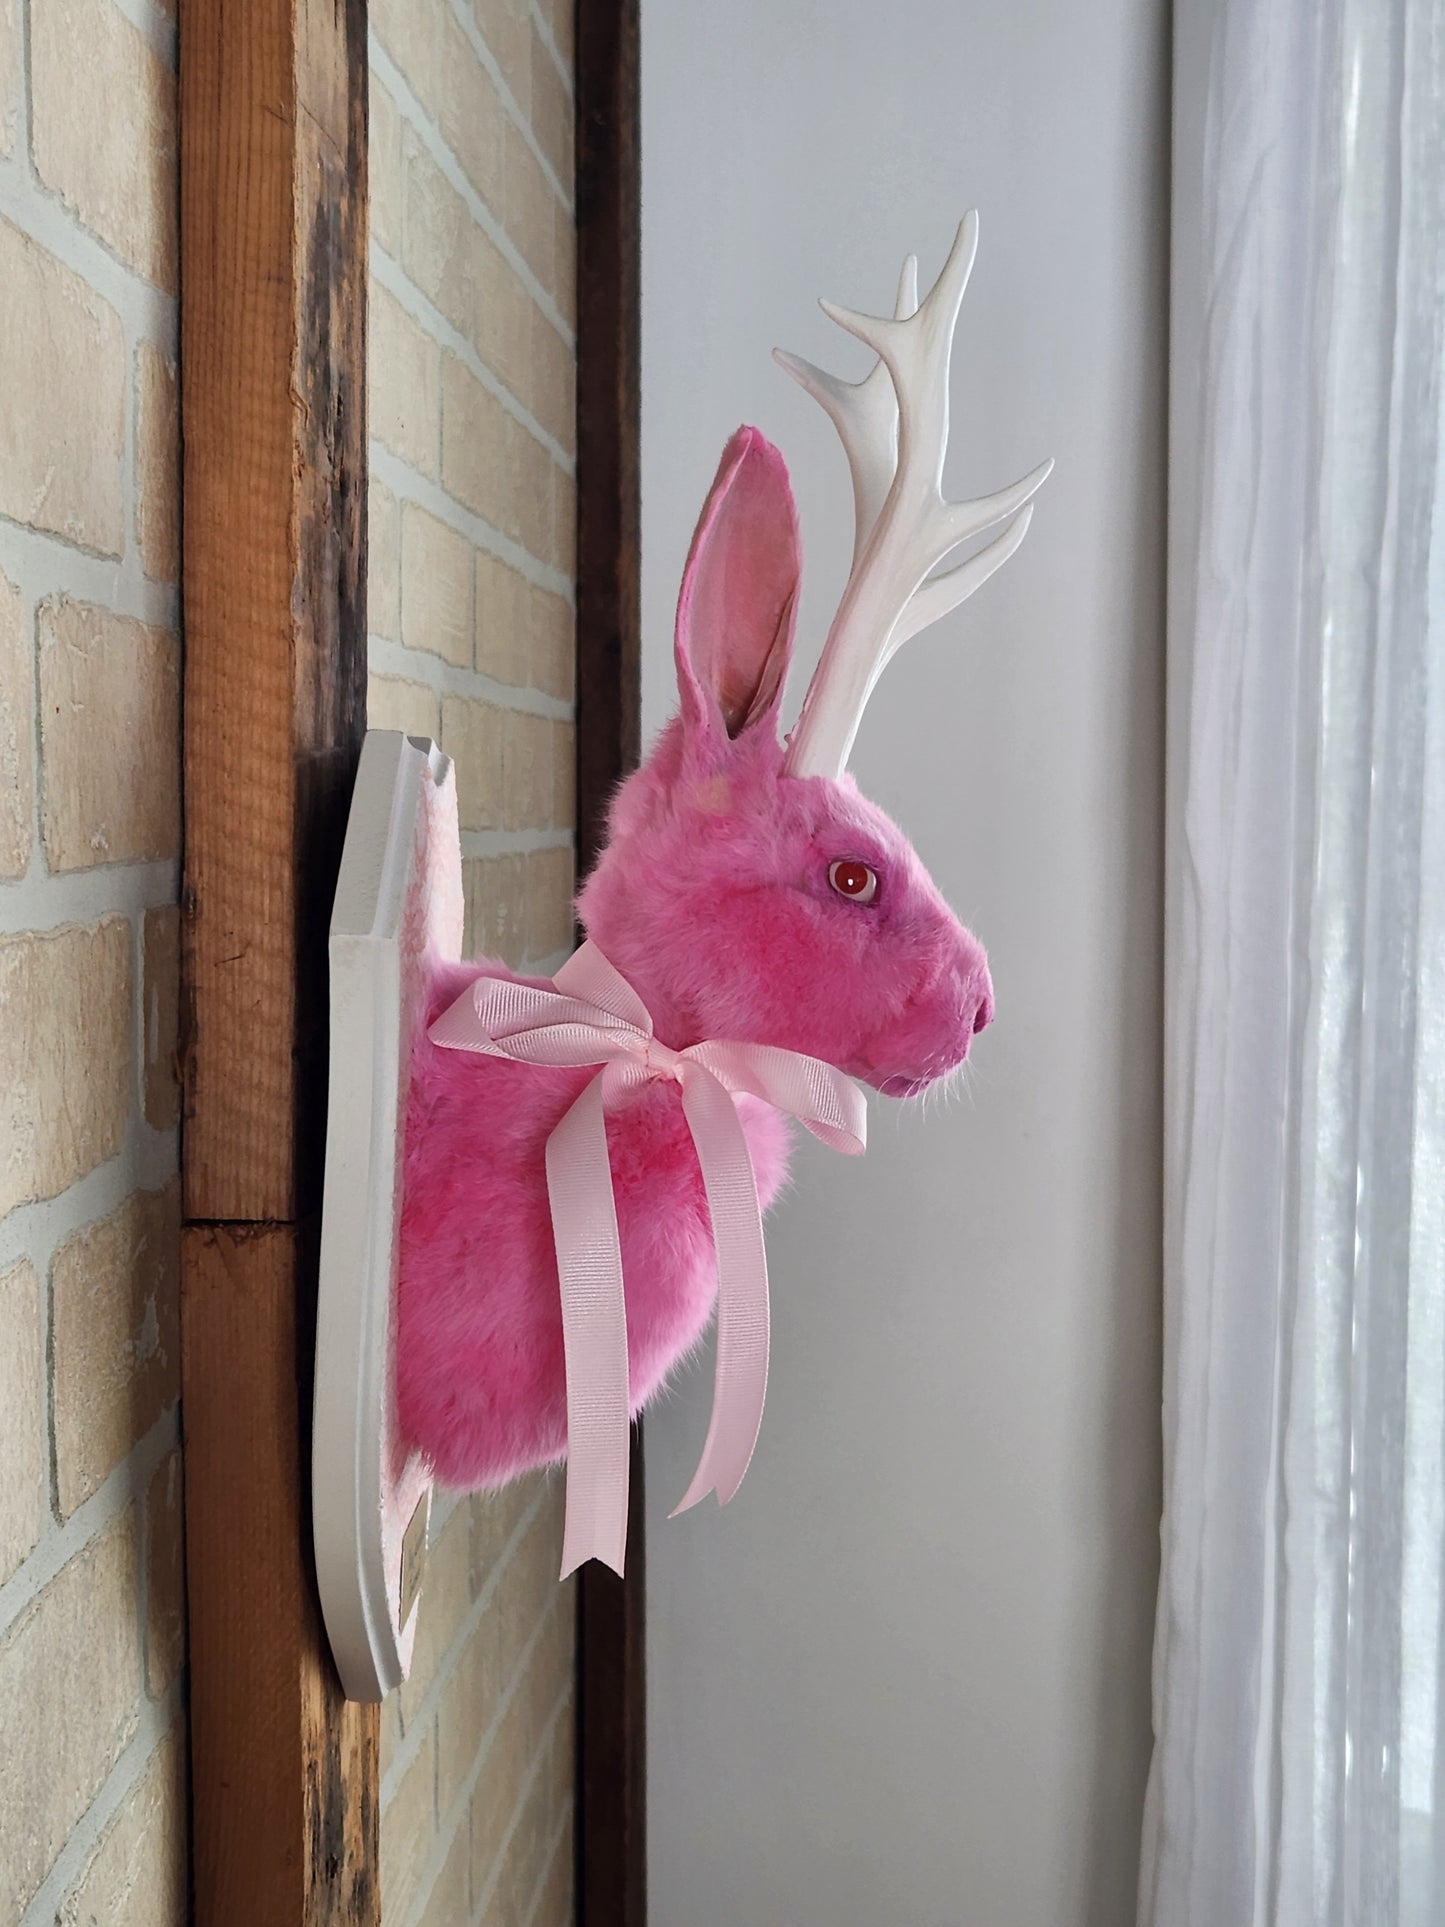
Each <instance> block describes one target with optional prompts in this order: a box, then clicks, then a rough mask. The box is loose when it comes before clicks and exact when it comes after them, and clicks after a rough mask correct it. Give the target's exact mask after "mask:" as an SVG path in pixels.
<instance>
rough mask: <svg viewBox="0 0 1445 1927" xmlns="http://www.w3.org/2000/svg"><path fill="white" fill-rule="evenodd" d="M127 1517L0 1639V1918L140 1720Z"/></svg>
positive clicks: (131, 1531) (25, 1892) (23, 1898)
mask: <svg viewBox="0 0 1445 1927" xmlns="http://www.w3.org/2000/svg"><path fill="white" fill-rule="evenodd" d="M135 1586H136V1553H135V1520H134V1517H133V1514H132V1513H130V1512H126V1513H125V1514H124V1515H123V1516H122V1517H121V1518H119V1519H117V1520H115V1521H114V1522H113V1523H112V1524H111V1525H110V1526H108V1527H107V1528H106V1529H105V1530H104V1531H103V1532H102V1533H100V1534H99V1536H98V1537H97V1538H95V1539H93V1540H92V1541H91V1542H90V1544H89V1545H87V1546H85V1547H83V1548H82V1550H81V1551H79V1552H78V1553H76V1555H75V1557H74V1558H73V1559H72V1560H71V1561H70V1563H69V1564H68V1565H67V1566H64V1567H62V1568H61V1570H60V1572H58V1573H57V1574H56V1576H55V1578H54V1579H52V1580H51V1582H50V1584H49V1585H48V1586H47V1587H46V1588H45V1590H44V1591H43V1592H42V1593H41V1594H40V1596H39V1597H38V1598H37V1599H36V1600H35V1601H34V1602H33V1604H32V1605H31V1606H30V1607H29V1609H28V1610H27V1611H26V1612H25V1613H24V1615H23V1616H22V1617H21V1619H20V1620H19V1621H18V1623H17V1624H16V1626H15V1627H14V1629H13V1630H12V1631H11V1633H10V1635H9V1637H8V1638H7V1639H6V1640H5V1642H4V1644H3V1645H0V1733H3V1734H4V1735H5V1744H4V1746H3V1747H0V1814H3V1815H4V1825H5V1845H6V1851H5V1853H4V1854H3V1855H0V1920H6V1921H15V1920H18V1919H19V1917H20V1915H21V1914H22V1913H23V1912H24V1910H25V1906H26V1903H27V1902H28V1901H29V1899H30V1897H31V1895H32V1894H33V1893H34V1892H35V1890H36V1888H37V1887H38V1886H39V1885H40V1883H41V1881H42V1880H44V1878H45V1876H46V1875H47V1874H48V1873H49V1871H50V1869H51V1867H52V1866H53V1865H54V1862H55V1858H56V1855H57V1854H58V1853H59V1852H60V1849H61V1847H62V1846H63V1845H64V1844H65V1842H66V1840H67V1839H68V1838H69V1836H70V1833H71V1830H72V1829H73V1827H74V1826H75V1823H76V1821H77V1820H79V1818H80V1817H81V1815H82V1814H83V1813H84V1812H85V1810H86V1808H87V1807H88V1806H89V1805H90V1803H91V1801H92V1800H93V1799H94V1798H95V1796H96V1794H97V1793H98V1792H99V1791H100V1788H101V1786H102V1784H103V1783H104V1781H105V1779H106V1776H107V1775H108V1774H109V1772H110V1770H111V1768H112V1767H113V1766H114V1765H115V1763H116V1761H117V1760H118V1759H119V1758H120V1756H121V1753H122V1752H123V1751H124V1749H125V1747H126V1746H127V1744H128V1743H129V1741H130V1739H131V1736H132V1735H133V1734H134V1732H135V1730H136V1724H137V1719H138V1715H139V1702H140V1634H139V1627H138V1624H137V1615H136V1609H135Z"/></svg>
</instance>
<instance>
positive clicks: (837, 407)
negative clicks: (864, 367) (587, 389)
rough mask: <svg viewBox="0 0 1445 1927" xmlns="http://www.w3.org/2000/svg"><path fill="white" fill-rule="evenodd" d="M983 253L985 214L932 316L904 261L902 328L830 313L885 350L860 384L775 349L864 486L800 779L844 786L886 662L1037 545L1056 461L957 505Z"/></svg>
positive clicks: (793, 767)
mask: <svg viewBox="0 0 1445 1927" xmlns="http://www.w3.org/2000/svg"><path fill="white" fill-rule="evenodd" d="M977 250H978V215H977V214H976V213H969V214H967V215H965V217H964V219H963V221H962V223H961V225H960V226H959V230H958V234H957V236H956V237H955V240H954V243H953V249H952V251H951V253H950V254H949V257H948V260H947V261H946V262H945V263H944V267H943V272H942V273H941V274H940V275H939V277H938V279H937V281H936V282H935V283H934V284H933V286H932V288H931V289H930V290H929V292H928V295H927V296H926V298H925V300H924V302H923V305H922V306H921V307H920V306H918V263H917V261H916V259H915V258H914V257H913V256H912V255H910V256H909V258H908V260H907V261H906V262H905V263H904V267H903V275H902V279H901V281H900V283H899V288H898V300H897V303H896V305H895V308H894V312H893V318H892V319H891V320H889V319H885V318H884V317H881V316H876V315H860V314H854V313H852V312H851V311H850V310H849V309H847V308H839V307H835V306H834V304H833V303H832V302H830V301H824V302H823V303H822V304H821V306H822V309H823V312H824V313H825V314H826V315H828V316H830V317H831V319H832V320H834V321H836V322H837V323H838V324H839V326H840V327H843V328H846V329H847V330H848V332H849V333H850V334H853V335H856V336H857V337H858V339H859V340H860V341H862V342H865V343H866V344H867V345H868V346H869V347H870V348H872V349H874V350H876V352H877V355H878V361H877V364H876V365H875V366H874V368H873V369H872V370H871V371H870V373H869V374H868V376H867V377H866V378H865V379H864V380H863V381H860V382H846V381H840V380H839V379H838V377H837V376H836V375H830V374H828V373H826V372H825V371H824V370H823V369H821V368H815V367H814V366H813V365H812V363H811V362H807V361H802V360H800V359H799V358H798V357H797V356H796V355H789V354H784V353H783V352H782V351H781V350H777V351H775V355H776V359H777V360H778V361H779V362H780V363H781V365H782V366H783V367H784V368H786V369H787V371H788V373H789V374H790V375H792V377H793V378H794V380H795V381H797V382H799V383H800V384H801V386H802V387H803V388H805V389H806V390H807V392H808V393H809V394H810V395H812V396H813V398H814V399H815V400H816V401H818V402H819V403H820V404H821V405H822V406H823V408H825V409H826V410H827V412H828V415H829V416H830V418H831V419H832V422H833V425H834V427H835V428H836V429H837V430H838V435H839V438H840V439H841V441H842V443H843V450H844V453H845V454H846V455H847V457H848V467H849V469H850V471H851V472H852V476H853V499H854V510H855V518H856V521H855V529H854V542H853V567H852V572H851V573H850V575H849V577H848V586H847V587H846V588H845V589H844V591H843V599H842V601H841V602H840V603H839V604H838V613H837V614H836V615H835V616H834V618H833V626H832V628H831V629H830V630H829V631H828V640H827V642H826V643H825V644H824V646H823V654H822V658H821V660H820V661H819V663H818V667H817V669H816V670H815V672H814V675H813V680H812V682H811V683H810V684H809V686H808V693H807V695H806V697H805V698H804V700H803V708H802V713H801V715H800V716H799V718H798V723H797V727H796V728H795V729H794V730H793V733H792V735H791V736H790V737H789V739H788V755H787V765H786V767H787V769H788V771H789V773H790V774H791V775H794V776H838V775H840V774H841V773H842V771H843V770H844V768H845V767H846V766H847V762H848V756H849V752H850V751H851V750H852V747H853V739H854V737H855V736H856V735H857V733H858V724H859V721H860V720H861V718H862V715H863V710H864V706H865V705H866V703H867V701H868V698H869V696H870V695H871V694H872V691H873V685H874V684H875V683H876V682H877V680H878V676H879V674H880V672H881V670H882V669H883V666H884V664H885V663H886V662H887V661H888V660H889V658H890V657H891V656H892V655H893V653H894V651H895V650H897V649H898V648H899V647H901V645H902V644H903V643H905V642H906V641H907V640H908V638H909V637H910V636H915V635H917V634H918V632H919V630H920V629H924V628H927V626H928V625H929V623H931V622H936V621H937V620H938V618H939V617H940V616H943V615H946V614H947V613H948V611H949V610H950V609H955V608H957V606H958V604H959V603H960V602H962V601H964V600H965V599H966V598H967V597H968V596H971V595H972V594H973V592H974V590H975V589H977V588H979V587H981V586H982V584H983V583H985V582H986V581H987V580H988V578H989V577H990V576H991V575H992V574H993V572H994V570H995V569H997V568H1000V567H1001V566H1002V565H1003V564H1004V563H1005V562H1007V560H1008V558H1009V557H1010V556H1011V555H1012V554H1013V552H1014V550H1015V549H1016V548H1017V547H1018V545H1019V543H1020V542H1022V541H1023V539H1024V535H1025V533H1026V532H1027V530H1028V526H1029V518H1030V517H1031V516H1032V514H1033V510H1032V508H1030V507H1026V506H1025V504H1026V503H1027V502H1028V500H1029V497H1030V496H1031V495H1032V494H1033V493H1034V491H1035V490H1036V489H1037V488H1038V487H1039V486H1040V484H1041V483H1042V482H1043V481H1044V480H1045V478H1046V477H1047V475H1048V473H1049V470H1050V469H1051V468H1052V467H1053V462H1052V460H1049V461H1046V462H1041V463H1040V464H1039V466H1038V467H1037V468H1036V469H1034V470H1033V472H1032V473H1031V474H1029V475H1026V476H1025V477H1024V478H1023V480H1022V481H1020V482H1015V483H1014V484H1013V485H1012V487H1010V488H1004V489H1000V490H999V491H998V492H997V493H996V494H994V495H984V496H981V497H979V498H978V499H977V500H976V501H972V502H948V501H945V499H944V496H943V487H942V484H943V458H944V454H945V452H946V450H947V447H948V366H949V358H950V355H951V353H952V350H953V332H954V328H955V326H956V325H957V322H958V310H959V307H960V305H961V303H962V301H963V294H964V289H965V288H966V287H967V286H968V277H969V274H970V272H971V270H972V268H973V257H974V255H975V253H976V252H977ZM1010 516H1012V517H1013V520H1012V521H1011V522H1010V523H1009V526H1008V527H1007V528H1006V529H1005V530H1004V532H1003V534H1002V535H1000V536H998V537H996V539H995V540H994V541H992V542H990V543H989V544H988V546H987V547H986V548H984V549H981V550H980V551H979V552H978V554H977V555H973V556H970V557H969V558H968V560H967V561H966V562H961V563H959V564H958V565H957V566H956V567H955V568H952V569H950V570H948V571H946V572H945V573H944V574H942V575H938V576H932V577H930V576H929V571H930V570H931V569H932V568H933V567H934V566H935V565H936V564H937V563H939V562H941V561H942V560H943V559H944V557H945V556H946V555H948V554H949V553H950V552H951V551H952V550H954V549H956V548H957V547H958V545H959V544H960V543H961V542H967V541H968V540H969V539H970V537H972V536H975V535H980V534H982V533H983V531H984V530H985V529H989V528H992V527H993V526H994V525H995V524H996V523H998V522H1002V521H1004V520H1005V519H1006V518H1008V517H1010Z"/></svg>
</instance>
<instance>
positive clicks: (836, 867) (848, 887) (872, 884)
mask: <svg viewBox="0 0 1445 1927" xmlns="http://www.w3.org/2000/svg"><path fill="white" fill-rule="evenodd" d="M828 881H829V883H831V884H832V886H833V888H834V889H835V890H836V891H837V892H838V895H839V896H840V897H846V898H847V899H848V901H849V902H850V903H871V902H872V901H873V899H874V897H876V896H877V894H878V877H877V874H876V872H874V871H872V870H870V869H869V868H868V865H867V864H866V863H860V862H859V861H858V859H857V857H851V856H845V857H840V858H839V859H838V861H837V862H836V863H830V864H829V865H828Z"/></svg>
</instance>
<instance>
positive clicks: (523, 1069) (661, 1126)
mask: <svg viewBox="0 0 1445 1927" xmlns="http://www.w3.org/2000/svg"><path fill="white" fill-rule="evenodd" d="M484 970H485V971H486V972H487V973H488V974H493V975H505V974H508V973H506V972H505V971H504V970H503V968H502V967H501V966H500V965H497V966H493V965H490V964H484V965H478V964H470V965H466V966H462V967H456V966H446V967H443V968H441V969H439V970H438V971H437V973H436V975H435V978H434V980H433V985H432V994H431V997H430V1000H429V1001H430V1014H431V1015H435V1014H437V1012H439V1011H440V1010H441V1009H442V1008H444V1007H445V1005H446V1004H447V1003H448V1002H450V1001H451V999H452V998H453V997H454V996H455V995H457V993H458V992H459V991H460V990H461V988H463V986H464V985H465V983H467V982H468V981H470V980H471V979H472V978H473V977H475V976H477V975H479V974H481V973H482V971H484ZM595 1074H596V1073H595V1072H593V1071H591V1070H583V1071H576V1070H544V1069H538V1068H536V1067H534V1066H531V1065H520V1064H508V1063H505V1062H502V1061H500V1060H497V1059H494V1058H486V1057H481V1056H477V1055H474V1054H472V1053H470V1052H465V1051H455V1050H443V1049H440V1048H438V1047H437V1046H436V1045H433V1044H431V1043H429V1042H427V1041H426V1039H425V1034H424V1032H423V1033H422V1040H421V1042H419V1044H418V1046H417V1049H416V1053H415V1056H414V1059H413V1066H412V1080H411V1088H410V1099H409V1106H408V1115H407V1129H406V1152H405V1182H404V1190H403V1195H404V1199H405V1203H404V1206H403V1209H402V1214H401V1234H400V1271H399V1280H398V1302H397V1317H398V1334H397V1405H398V1417H399V1420H400V1424H401V1428H402V1431H403V1432H404V1433H405V1435H406V1436H407V1437H408V1438H409V1439H410V1440H411V1441H412V1442H413V1443H414V1444H416V1445H417V1446H419V1447H420V1448H421V1450H422V1451H423V1452H425V1453H426V1455H427V1456H428V1458H429V1459H430V1460H431V1462H432V1464H433V1467H434V1469H435V1471H436V1474H437V1476H438V1477H439V1478H440V1479H442V1480H443V1481H444V1482H446V1483H447V1484H454V1485H465V1486H478V1485H494V1484H500V1483H502V1482H503V1481H505V1480H507V1479H509V1478H513V1477H515V1476H516V1475H517V1474H518V1473H520V1472H523V1471H526V1470H528V1469H529V1468H531V1467H533V1466H537V1465H544V1464H548V1463H551V1462H554V1461H556V1460H559V1459H561V1458H562V1457H563V1456H564V1454H565V1450H566V1443H567V1418H566V1381H565V1375H564V1369H563V1353H562V1315H561V1302H560V1296H559V1289H558V1282H557V1266H556V1258H555V1253H554V1248H553V1233H552V1221H551V1215H550V1211H549V1208H548V1202H547V1188H546V1171H545V1164H544V1154H545V1147H546V1142H547V1139H548V1137H549V1136H550V1135H551V1133H552V1131H553V1129H554V1128H555V1126H556V1124H557V1123H558V1121H559V1119H560V1118H561V1117H562V1116H563V1114H564V1113H565V1111H566V1110H567V1109H568V1107H569V1106H570V1105H571V1103H572V1102H573V1100H574V1099H575V1097H576V1096H577V1095H578V1093H579V1092H580V1091H581V1090H582V1088H583V1086H584V1085H585V1084H586V1083H587V1082H588V1081H589V1080H590V1078H591V1077H593V1076H594V1075H595ZM738 1113H739V1117H740V1118H741V1120H742V1123H743V1128H744V1131H745V1133H746V1136H747V1140H748V1148H749V1150H750V1152H751V1155H752V1160H753V1169H754V1173H755V1175H756V1178H757V1185H758V1195H759V1199H760V1201H761V1203H762V1205H763V1208H764V1209H766V1208H767V1207H768V1205H769V1204H770V1203H771V1202H772V1200H773V1198H774V1197H775V1196H776V1195H777V1192H778V1190H779V1188H780V1186H781V1184H782V1182H783V1179H784V1177H785V1176H786V1171H787V1160H788V1149H789V1126H788V1123H787V1120H786V1119H784V1118H783V1117H782V1116H780V1115H779V1113H777V1112H776V1111H774V1110H773V1109H772V1108H771V1107H770V1106H768V1105H765V1104H762V1103H760V1102H759V1101H758V1100H756V1099H753V1098H747V1097H744V1098H740V1099H739V1100H738ZM607 1141H608V1153H609V1158H610V1162H611V1166H612V1181H613V1190H614V1193H615V1196H616V1200H617V1223H618V1233H619V1238H620V1241H621V1246H622V1262H623V1278H624V1282H625V1289H626V1294H627V1328H628V1366H629V1383H630V1402H631V1406H632V1409H633V1410H634V1411H636V1410H638V1409H639V1408H640V1407H641V1405H642V1404H643V1403H644V1402H645V1400H646V1399H647V1398H648V1397H649V1396H650V1395H651V1394H652V1393H653V1392H654V1391H655V1390H656V1389H657V1387H658V1386H659V1385H660V1384H661V1382H662V1381H663V1379H664V1378H665V1377H666V1375H667V1373H668V1371H669V1370H670V1369H671V1368H672V1366H673V1365H674V1364H675V1363H676V1362H677V1361H678V1360H679V1359H680V1358H681V1357H683V1356H684V1355H685V1354H686V1353H687V1352H688V1351H690V1350H691V1349H692V1347H693V1346H694V1345H696V1343H697V1342H698V1340H699V1339H700V1338H701V1336H702V1334H703V1332H704V1330H705V1329H706V1326H707V1323H708V1319H709V1318H710V1316H711V1314H712V1309H713V1303H714V1300H715V1297H716V1292H717V1274H716V1267H715V1263H714V1258H713V1249H712V1233H711V1229H710V1226H709V1222H708V1215H707V1203H706V1198H705V1196H704V1193H703V1188H702V1179H701V1174H700V1172H699V1170H698V1165H697V1157H696V1153H695V1152H694V1150H693V1146H692V1140H691V1137H690V1135H689V1133H688V1129H687V1125H686V1122H685V1121H684V1118H683V1114H682V1104H681V1094H680V1091H679V1090H678V1087H677V1086H676V1085H673V1084H663V1083H658V1084H653V1085H649V1086H648V1087H647V1088H646V1089H645V1090H643V1091H642V1092H640V1093H638V1094H637V1095H636V1096H635V1097H633V1098H631V1099H629V1100H627V1101H625V1102H624V1103H623V1104H622V1105H621V1106H620V1107H619V1108H618V1109H617V1110H616V1111H615V1112H614V1113H612V1114H610V1115H609V1117H608V1121H607Z"/></svg>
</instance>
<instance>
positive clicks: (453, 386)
mask: <svg viewBox="0 0 1445 1927" xmlns="http://www.w3.org/2000/svg"><path fill="white" fill-rule="evenodd" d="M441 380H442V486H443V488H445V489H446V491H447V493H448V494H449V495H453V496H455V497H456V499H457V501H459V502H461V503H462V504H463V506H464V507H466V508H469V509H471V510H472V511H473V512H474V513H475V514H477V515H480V516H482V517H483V518H484V519H485V520H486V521H489V522H490V523H492V525H493V526H494V527H495V528H502V527H504V526H505V523H504V520H503V517H504V515H505V513H506V508H505V504H506V497H507V472H506V433H507V431H506V423H507V420H508V417H507V413H506V410H505V409H504V408H503V407H502V404H501V403H500V402H499V401H498V400H497V398H496V396H495V395H492V394H490V393H488V391H487V390H486V389H485V388H483V386H482V385H481V383H480V382H479V381H478V380H477V379H476V377H475V376H474V375H473V374H472V373H471V371H470V370H469V369H468V368H466V367H465V366H464V365H463V363H462V362H460V361H458V360H457V358H456V356H455V355H447V356H445V357H444V358H443V362H442V377H441Z"/></svg>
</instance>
